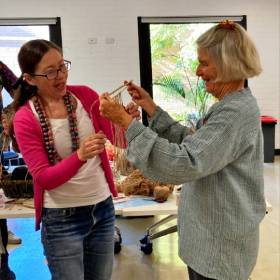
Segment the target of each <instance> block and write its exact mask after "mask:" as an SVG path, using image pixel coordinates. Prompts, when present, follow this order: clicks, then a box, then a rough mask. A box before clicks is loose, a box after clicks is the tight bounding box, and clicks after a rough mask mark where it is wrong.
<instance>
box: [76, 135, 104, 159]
mask: <svg viewBox="0 0 280 280" xmlns="http://www.w3.org/2000/svg"><path fill="white" fill-rule="evenodd" d="M106 141H107V139H106V135H105V134H104V133H103V131H99V132H98V133H96V134H93V135H90V136H88V137H86V138H85V139H84V141H82V143H81V145H80V148H79V149H78V150H77V154H78V158H79V160H81V161H87V160H88V159H91V158H93V157H95V156H96V155H99V154H101V153H102V152H103V151H104V149H105V143H106Z"/></svg>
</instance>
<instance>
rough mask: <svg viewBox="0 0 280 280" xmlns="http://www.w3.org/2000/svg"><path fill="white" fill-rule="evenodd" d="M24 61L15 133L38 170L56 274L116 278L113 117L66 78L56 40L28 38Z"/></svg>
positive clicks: (39, 214)
mask: <svg viewBox="0 0 280 280" xmlns="http://www.w3.org/2000/svg"><path fill="white" fill-rule="evenodd" d="M18 62H19V66H20V69H21V71H22V76H21V77H20V79H19V80H18V82H17V85H18V88H17V89H16V94H15V97H14V108H15V111H16V113H15V116H14V120H13V125H14V133H15V139H16V141H17V143H18V146H19V149H20V151H21V153H22V155H23V158H24V161H25V163H26V164H27V166H28V169H29V171H30V173H31V175H32V177H33V181H34V199H35V212H36V230H38V229H39V228H40V222H41V221H42V231H41V235H42V243H43V246H44V253H45V255H46V257H47V261H48V266H49V269H50V272H51V275H52V279H53V280H66V279H67V280H71V279H73V280H78V279H87V280H89V279H94V280H109V279H111V275H112V268H113V258H114V223H115V211H114V205H113V202H112V196H116V195H117V192H116V189H115V185H114V181H113V176H112V171H111V169H110V166H109V161H108V158H107V155H106V151H105V149H104V147H105V146H104V145H105V142H106V140H107V139H109V140H110V141H111V142H112V143H113V144H116V143H115V141H114V139H115V134H114V132H115V131H114V129H113V128H112V127H113V126H112V123H111V122H109V121H108V120H106V119H104V118H103V117H101V116H100V114H99V109H98V108H99V99H98V94H97V93H96V92H95V91H94V90H92V89H90V88H89V87H86V86H68V85H67V78H68V71H69V70H70V66H71V62H70V61H67V60H65V59H64V57H63V54H62V51H61V49H60V48H59V47H58V46H57V45H55V44H54V43H52V42H50V41H46V40H32V41H29V42H27V43H25V44H24V45H23V46H22V47H21V49H20V51H19V54H18ZM134 108H135V106H134ZM130 112H132V114H133V115H135V116H137V115H138V114H137V110H133V109H130Z"/></svg>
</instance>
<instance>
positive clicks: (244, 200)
mask: <svg viewBox="0 0 280 280" xmlns="http://www.w3.org/2000/svg"><path fill="white" fill-rule="evenodd" d="M126 135H127V139H128V141H129V146H128V151H127V157H128V160H129V161H130V162H131V163H133V164H134V165H135V166H136V167H137V168H139V169H140V170H142V172H143V174H144V175H146V176H147V177H150V178H152V179H154V180H159V181H162V182H166V183H173V184H183V187H182V193H181V199H180V204H179V209H178V234H179V255H180V257H181V258H182V260H183V261H184V262H185V263H186V264H187V265H188V266H190V267H191V268H192V269H194V270H195V271H197V272H198V273H200V274H202V275H204V276H205V277H209V278H214V279H218V280H247V279H248V277H249V275H250V273H251V271H252V269H253V267H254V265H255V263H256V258H257V253H258V244H259V223H260V222H261V220H262V218H263V217H264V215H265V199H264V187H263V136H262V131H261V125H260V113H259V108H258V105H257V102H256V100H255V98H254V97H253V96H252V94H251V92H250V89H249V88H247V89H244V90H242V91H239V92H233V93H231V94H230V95H227V96H225V97H224V98H223V99H222V100H221V101H219V102H217V103H215V104H214V105H213V106H212V107H211V108H210V110H209V112H208V113H207V115H206V117H205V119H204V125H203V126H201V128H200V129H198V130H197V131H196V132H195V133H194V134H191V133H189V131H188V129H187V128H186V127H184V126H182V125H180V124H179V123H177V122H175V121H174V120H173V119H172V118H171V117H170V116H169V115H168V114H167V113H166V112H164V111H163V110H162V109H161V108H159V107H158V108H157V110H156V113H155V115H154V116H153V118H152V119H151V120H150V124H149V127H145V126H143V125H142V124H141V123H139V122H136V121H134V122H133V123H131V125H130V126H129V128H128V130H127V133H126Z"/></svg>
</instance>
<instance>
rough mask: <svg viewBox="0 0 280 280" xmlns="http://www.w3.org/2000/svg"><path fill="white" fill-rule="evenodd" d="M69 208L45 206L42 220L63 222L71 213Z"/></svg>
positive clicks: (48, 222)
mask: <svg viewBox="0 0 280 280" xmlns="http://www.w3.org/2000/svg"><path fill="white" fill-rule="evenodd" d="M71 209H72V208H45V209H44V213H43V217H42V220H43V222H45V223H46V224H50V223H62V222H65V221H66V220H67V219H69V218H70V217H71V215H72V214H73V213H72V211H71Z"/></svg>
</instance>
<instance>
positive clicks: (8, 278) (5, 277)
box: [0, 61, 21, 280]
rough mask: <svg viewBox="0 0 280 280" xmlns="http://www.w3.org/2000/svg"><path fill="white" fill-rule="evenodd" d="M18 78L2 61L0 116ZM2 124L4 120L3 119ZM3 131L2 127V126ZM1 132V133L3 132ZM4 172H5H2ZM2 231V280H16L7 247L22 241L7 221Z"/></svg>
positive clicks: (3, 221) (1, 222)
mask: <svg viewBox="0 0 280 280" xmlns="http://www.w3.org/2000/svg"><path fill="white" fill-rule="evenodd" d="M16 79H17V77H16V76H15V75H14V73H13V72H12V71H11V70H10V69H9V68H8V66H7V65H6V64H4V63H3V62H2V61H0V115H2V110H3V99H2V89H3V87H4V88H5V89H6V90H7V92H8V93H9V94H10V95H11V97H13V88H12V86H13V84H14V83H15V82H16ZM1 123H2V119H1ZM2 125H3V124H2ZM0 128H1V131H2V130H3V129H2V126H0ZM1 131H0V132H1ZM2 136H4V132H3V131H2V134H1V140H2ZM3 145H4V146H5V145H6V144H3V142H2V141H0V147H1V168H2V166H3V163H4V162H3V161H2V160H3V155H2V152H3V150H4V148H3ZM1 172H3V170H1ZM0 231H1V235H0V236H1V238H0V243H1V244H2V246H1V247H2V248H3V252H2V253H1V266H0V279H1V280H13V279H15V274H14V272H13V271H11V270H10V268H9V253H8V250H7V245H8V243H9V244H20V243H21V239H20V238H19V237H17V236H16V235H14V233H13V232H12V231H10V230H8V227H7V220H6V219H0Z"/></svg>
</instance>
